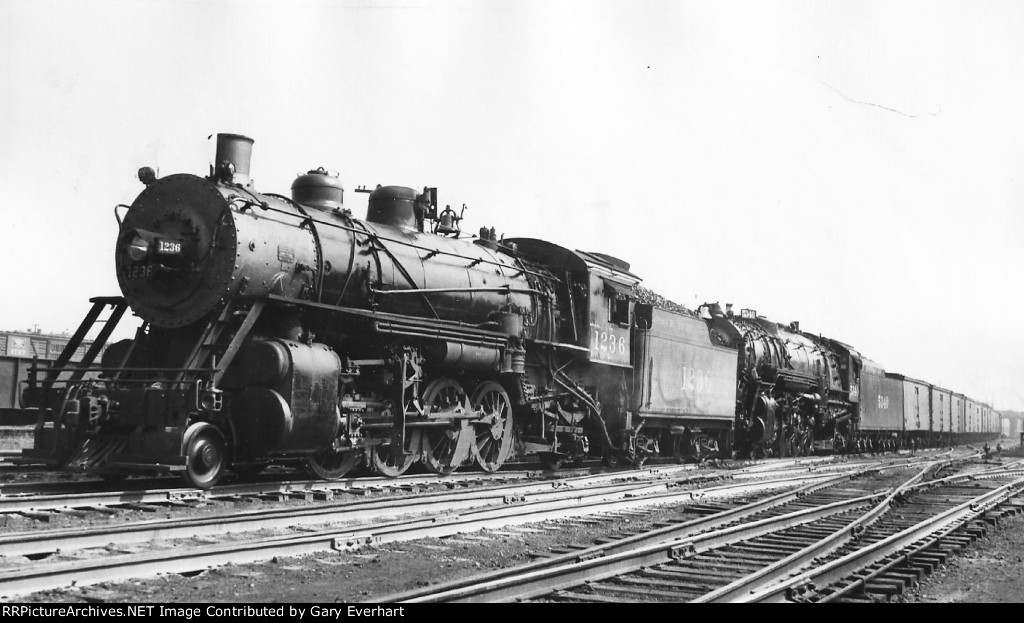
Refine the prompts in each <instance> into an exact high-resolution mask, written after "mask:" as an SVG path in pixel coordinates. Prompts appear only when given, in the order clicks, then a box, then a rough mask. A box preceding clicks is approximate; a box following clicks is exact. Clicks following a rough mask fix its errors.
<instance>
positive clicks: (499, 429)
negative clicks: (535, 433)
mask: <svg viewBox="0 0 1024 623" xmlns="http://www.w3.org/2000/svg"><path fill="white" fill-rule="evenodd" d="M470 403H471V404H472V405H473V408H474V409H482V410H483V412H484V417H483V419H482V420H480V421H478V422H473V430H474V433H475V437H476V438H475V439H474V440H473V457H474V458H475V459H476V462H477V464H478V465H479V466H480V469H482V470H484V471H485V472H487V473H493V472H496V471H498V468H500V467H501V466H502V464H503V463H504V462H505V461H506V459H508V457H509V455H511V454H512V433H513V428H512V402H511V401H510V400H509V399H508V394H507V393H505V389H504V388H503V387H502V386H501V385H499V384H498V383H495V382H494V381H488V382H486V383H483V384H482V385H480V387H478V388H477V389H476V391H475V392H473V397H472V398H471V399H470Z"/></svg>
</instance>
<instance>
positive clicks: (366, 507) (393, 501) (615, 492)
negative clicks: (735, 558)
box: [0, 482, 677, 556]
mask: <svg viewBox="0 0 1024 623" xmlns="http://www.w3.org/2000/svg"><path fill="white" fill-rule="evenodd" d="M673 486H677V485H676V484H675V483H656V482H650V483H646V482H642V483H637V482H632V483H619V484H599V485H594V486H591V488H589V489H587V490H586V491H583V490H582V489H580V488H578V487H569V486H556V485H554V483H534V484H528V485H521V484H520V485H508V486H504V487H492V488H488V489H480V490H471V491H463V492H460V493H447V492H446V493H433V494H421V495H418V496H416V497H413V498H389V499H383V500H360V501H346V502H340V503H329V504H322V505H317V506H313V507H300V508H295V507H288V508H272V509H258V510H248V511H243V512H241V513H231V514H229V515H225V514H217V515H213V516H207V517H185V518H177V519H158V520H149V521H140V522H135V523H132V524H128V525H115V526H111V525H102V526H84V527H79V528H63V529H56V530H45V531H41V530H32V531H30V532H17V533H11V534H0V554H2V555H4V556H26V555H38V554H43V553H48V552H53V551H55V550H59V551H61V552H67V551H69V550H76V549H85V548H88V547H101V546H105V545H123V544H127V543H139V542H146V541H155V540H168V539H184V538H191V537H200V536H215V535H223V534H228V533H237V532H254V531H256V530H267V529H275V528H290V527H296V526H310V525H315V524H329V523H333V522H339V521H352V522H367V521H374V522H378V523H377V524H376V525H377V526H378V527H379V525H380V524H379V521H380V520H382V519H390V518H394V517H398V516H402V515H408V516H416V515H426V514H430V513H434V514H436V513H444V512H451V511H467V510H470V509H474V508H481V507H487V506H495V505H505V504H513V503H521V502H526V501H529V502H531V503H538V502H542V501H547V502H552V501H555V502H557V501H561V500H566V499H572V500H578V499H580V497H581V495H587V496H592V497H595V498H600V497H602V496H611V497H623V496H627V495H648V494H652V493H661V492H664V491H666V490H668V489H670V488H671V487H673Z"/></svg>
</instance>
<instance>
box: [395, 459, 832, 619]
mask: <svg viewBox="0 0 1024 623" xmlns="http://www.w3.org/2000/svg"><path fill="white" fill-rule="evenodd" d="M851 477H852V476H851V475H842V476H834V477H832V478H829V479H826V480H821V481H818V482H812V483H809V484H806V485H803V486H801V487H799V488H797V489H794V490H792V491H786V492H783V493H779V494H776V495H773V496H770V497H768V498H765V499H762V500H755V501H753V502H750V503H748V504H744V505H742V506H738V507H736V508H731V509H726V510H722V511H719V512H717V513H713V514H711V515H706V516H704V517H700V518H698V519H694V520H691V521H686V522H681V523H676V524H672V525H668V526H663V527H661V528H657V529H655V530H650V531H646V532H643V533H641V534H636V535H633V536H629V537H625V538H622V539H617V540H615V541H612V542H609V543H602V544H599V545H595V546H592V547H588V548H587V549H585V550H580V551H578V552H572V553H569V554H562V555H559V556H552V557H548V558H545V559H542V560H536V561H533V562H530V563H527V564H525V565H518V566H515V567H508V568H505V569H496V570H492V571H488V573H487V578H486V580H487V581H492V582H494V581H498V580H502V579H506V578H516V577H518V576H521V575H524V574H528V573H531V572H535V571H540V570H542V569H548V568H552V567H558V566H560V565H566V564H574V563H578V562H580V561H581V560H589V559H595V558H607V557H609V556H612V555H614V554H619V553H622V552H626V551H630V550H634V549H637V548H640V547H645V546H649V545H653V544H658V543H665V542H669V541H674V540H678V539H680V538H683V537H685V536H689V535H691V534H694V533H697V532H701V531H705V530H710V529H713V528H715V527H718V526H721V525H723V524H725V523H730V522H737V521H742V520H744V519H747V518H749V517H751V516H753V515H756V514H758V513H762V512H765V511H767V510H770V509H772V508H776V507H779V506H783V505H785V504H789V503H791V502H795V501H797V500H799V499H801V498H803V497H805V496H807V495H809V494H811V493H814V492H815V491H818V490H821V489H825V488H828V487H831V486H834V485H836V484H839V483H842V482H845V481H847V480H849V479H850V478H851ZM512 581H514V579H513V580H512ZM480 584H481V578H480V577H479V576H471V577H467V578H461V579H457V580H452V581H449V582H445V583H444V584H439V585H435V586H431V587H429V588H422V589H414V590H411V591H404V592H402V593H396V594H393V595H390V596H388V597H385V598H383V599H382V601H387V602H392V603H393V602H403V603H416V602H419V603H427V602H436V601H447V600H449V599H453V598H457V597H461V596H463V595H466V594H471V593H472V591H474V590H477V588H478V587H479V586H480ZM465 589H469V592H468V593H467V592H466V590H465Z"/></svg>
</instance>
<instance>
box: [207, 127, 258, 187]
mask: <svg viewBox="0 0 1024 623" xmlns="http://www.w3.org/2000/svg"><path fill="white" fill-rule="evenodd" d="M252 144H253V140H252V139H251V138H249V137H248V136H242V135H241V134H218V135H217V157H216V159H215V160H214V161H213V162H214V164H213V168H214V171H215V174H216V175H217V177H219V178H220V179H224V180H227V181H230V182H234V183H236V184H241V185H243V186H249V185H250V184H251V180H250V179H249V162H250V160H252Z"/></svg>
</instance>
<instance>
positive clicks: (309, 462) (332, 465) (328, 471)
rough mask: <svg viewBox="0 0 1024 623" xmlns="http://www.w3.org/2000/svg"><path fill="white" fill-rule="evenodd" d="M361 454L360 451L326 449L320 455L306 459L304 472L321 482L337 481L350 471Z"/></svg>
mask: <svg viewBox="0 0 1024 623" xmlns="http://www.w3.org/2000/svg"><path fill="white" fill-rule="evenodd" d="M361 454H362V451H361V450H342V451H337V450H335V449H334V448H328V449H327V450H324V451H323V452H321V453H320V454H314V455H313V456H309V457H306V471H308V472H309V473H310V474H311V475H313V476H315V477H317V478H322V479H323V480H339V479H341V478H344V477H345V475H346V474H348V473H349V472H350V471H352V468H353V467H355V466H356V463H358V462H359V456H360V455H361Z"/></svg>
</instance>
